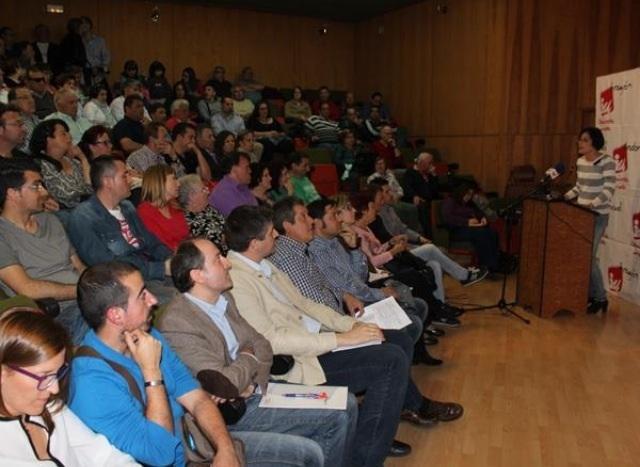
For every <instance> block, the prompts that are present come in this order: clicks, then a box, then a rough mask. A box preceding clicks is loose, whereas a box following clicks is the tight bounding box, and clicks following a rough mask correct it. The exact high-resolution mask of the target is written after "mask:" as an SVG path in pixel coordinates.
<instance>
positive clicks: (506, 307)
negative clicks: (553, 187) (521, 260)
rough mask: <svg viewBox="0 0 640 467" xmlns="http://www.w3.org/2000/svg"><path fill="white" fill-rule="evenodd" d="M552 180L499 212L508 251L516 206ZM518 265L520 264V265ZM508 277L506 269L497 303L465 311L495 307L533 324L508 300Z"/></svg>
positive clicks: (542, 182)
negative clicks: (502, 219) (504, 225)
mask: <svg viewBox="0 0 640 467" xmlns="http://www.w3.org/2000/svg"><path fill="white" fill-rule="evenodd" d="M550 181H551V180H543V181H541V182H540V183H539V184H538V185H537V186H536V187H535V188H534V189H533V190H531V191H530V192H529V193H526V194H524V195H522V196H519V197H518V198H517V199H516V200H515V201H513V202H512V203H510V204H509V205H507V207H505V208H503V209H501V210H500V212H499V213H498V214H499V215H500V214H501V217H504V220H505V224H506V227H505V233H506V235H507V252H509V251H510V250H511V225H512V222H513V220H514V217H515V212H516V208H517V207H519V206H520V205H521V204H522V203H523V202H524V200H525V199H527V198H529V197H530V196H533V195H535V194H538V193H539V192H543V193H544V192H545V191H546V190H547V189H548V187H549V182H550ZM518 267H520V266H519V265H518ZM507 278H508V273H507V270H506V269H505V270H504V271H503V272H502V291H501V293H500V299H499V300H498V302H497V303H494V304H493V305H483V306H477V307H473V308H465V311H484V310H492V309H494V308H497V309H498V310H500V311H502V312H503V313H509V314H510V315H512V316H515V317H516V318H518V319H519V320H520V321H522V322H523V323H525V324H531V321H530V320H528V319H527V318H525V317H524V316H521V315H519V314H518V313H517V312H516V311H515V310H514V309H513V307H514V306H516V305H517V304H518V303H517V302H516V301H511V302H507V300H506V294H507Z"/></svg>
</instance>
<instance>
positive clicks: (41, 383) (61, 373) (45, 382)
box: [7, 363, 69, 391]
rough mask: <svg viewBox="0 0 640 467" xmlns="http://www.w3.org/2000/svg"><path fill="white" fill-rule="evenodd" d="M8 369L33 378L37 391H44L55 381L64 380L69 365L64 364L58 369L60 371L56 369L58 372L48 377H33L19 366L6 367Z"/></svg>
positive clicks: (33, 375)
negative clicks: (36, 384) (36, 383)
mask: <svg viewBox="0 0 640 467" xmlns="http://www.w3.org/2000/svg"><path fill="white" fill-rule="evenodd" d="M7 366H8V367H9V368H11V369H12V370H13V371H17V372H18V373H22V374H23V375H25V376H28V377H29V378H33V379H35V380H36V381H37V382H38V386H37V388H38V391H44V390H45V389H48V388H49V387H51V385H52V384H53V383H55V382H56V381H60V380H61V379H62V378H64V377H65V376H67V373H68V372H69V364H68V363H65V364H64V365H62V366H61V367H60V369H58V371H56V372H55V373H50V374H48V375H43V376H40V375H35V374H33V373H31V372H30V371H27V370H25V369H24V368H20V367H19V366H14V365H7Z"/></svg>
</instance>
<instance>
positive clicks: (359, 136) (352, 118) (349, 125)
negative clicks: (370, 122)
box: [340, 106, 369, 141]
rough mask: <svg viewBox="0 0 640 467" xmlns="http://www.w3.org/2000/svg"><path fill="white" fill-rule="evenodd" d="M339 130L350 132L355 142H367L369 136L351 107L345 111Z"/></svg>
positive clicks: (362, 122)
mask: <svg viewBox="0 0 640 467" xmlns="http://www.w3.org/2000/svg"><path fill="white" fill-rule="evenodd" d="M340 129H342V130H350V131H351V132H352V133H353V135H354V136H355V137H356V140H357V141H369V134H368V132H367V129H366V128H365V126H364V121H363V120H362V118H360V115H359V114H358V111H357V110H356V108H355V107H353V106H349V107H347V108H346V109H345V112H344V116H343V117H342V120H340Z"/></svg>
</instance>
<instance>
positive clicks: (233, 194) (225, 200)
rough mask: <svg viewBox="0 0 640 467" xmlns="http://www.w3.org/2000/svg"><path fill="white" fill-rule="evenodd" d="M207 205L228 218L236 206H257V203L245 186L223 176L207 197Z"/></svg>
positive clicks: (227, 176)
mask: <svg viewBox="0 0 640 467" xmlns="http://www.w3.org/2000/svg"><path fill="white" fill-rule="evenodd" d="M209 204H210V205H211V206H213V207H214V208H216V209H217V210H218V211H219V212H220V214H222V215H223V216H224V217H228V216H229V214H231V211H233V210H234V209H235V208H237V207H238V206H245V205H249V206H257V205H258V201H257V200H256V197H255V196H253V193H251V190H250V189H249V187H248V186H247V185H241V184H239V183H238V182H236V181H235V180H234V179H232V178H231V177H229V175H225V176H224V177H223V178H222V180H220V182H219V183H218V184H217V185H216V186H215V188H214V189H213V191H212V192H211V194H210V195H209Z"/></svg>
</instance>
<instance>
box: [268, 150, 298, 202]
mask: <svg viewBox="0 0 640 467" xmlns="http://www.w3.org/2000/svg"><path fill="white" fill-rule="evenodd" d="M269 174H270V175H271V189H270V190H269V193H268V195H269V199H271V201H272V202H274V203H275V202H277V201H280V200H281V199H282V198H285V197H287V196H293V184H292V183H291V173H290V172H289V169H288V168H287V164H285V163H284V162H282V161H278V160H276V161H271V163H270V164H269Z"/></svg>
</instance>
